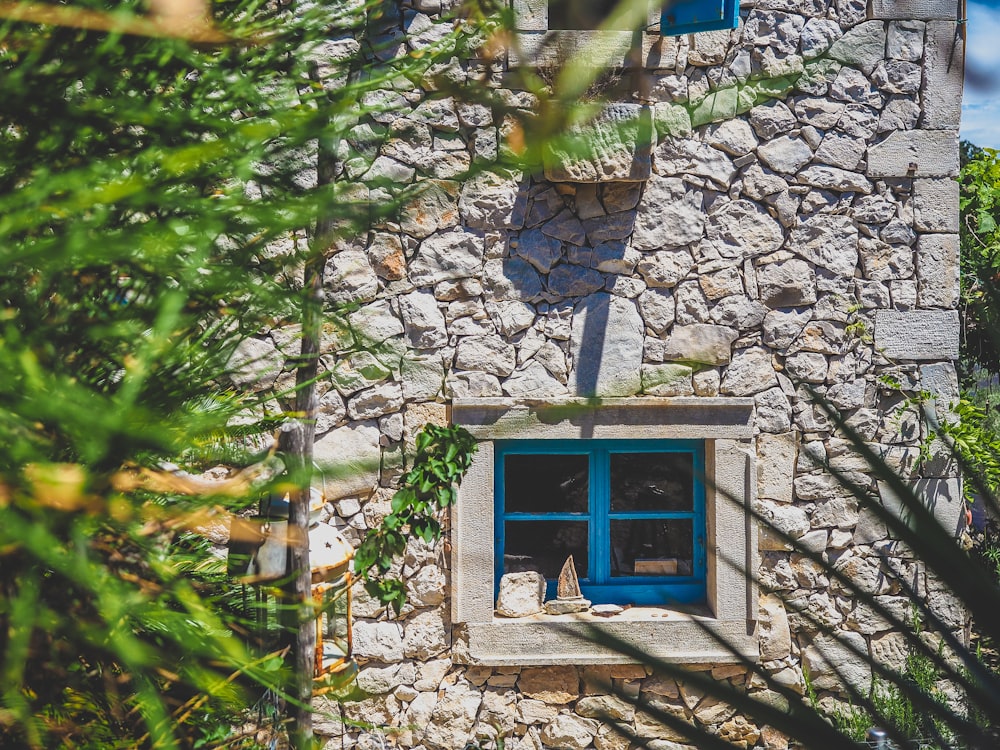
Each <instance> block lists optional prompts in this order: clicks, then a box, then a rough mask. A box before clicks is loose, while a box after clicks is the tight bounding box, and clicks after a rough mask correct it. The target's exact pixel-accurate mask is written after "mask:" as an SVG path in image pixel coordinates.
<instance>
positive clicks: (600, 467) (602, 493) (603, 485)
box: [590, 448, 611, 584]
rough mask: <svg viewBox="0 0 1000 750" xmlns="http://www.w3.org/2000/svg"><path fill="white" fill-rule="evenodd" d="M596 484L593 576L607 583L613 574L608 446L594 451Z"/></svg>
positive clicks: (598, 580) (593, 509)
mask: <svg viewBox="0 0 1000 750" xmlns="http://www.w3.org/2000/svg"><path fill="white" fill-rule="evenodd" d="M593 463H594V484H593V490H592V492H591V498H592V500H593V508H592V510H591V523H592V524H593V531H592V532H591V537H592V538H593V539H594V545H593V547H594V552H593V559H591V562H590V570H592V571H593V573H592V574H591V577H592V579H593V581H594V583H596V584H606V583H607V582H608V580H609V579H610V576H611V570H610V562H609V561H610V559H611V528H610V524H609V521H608V511H609V509H610V506H611V499H610V496H611V468H610V463H611V461H610V458H609V453H608V449H607V448H595V449H594V453H593Z"/></svg>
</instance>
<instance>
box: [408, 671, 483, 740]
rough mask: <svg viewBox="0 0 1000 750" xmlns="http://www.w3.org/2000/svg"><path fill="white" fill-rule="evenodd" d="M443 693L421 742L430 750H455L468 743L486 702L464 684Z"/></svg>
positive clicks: (453, 686)
mask: <svg viewBox="0 0 1000 750" xmlns="http://www.w3.org/2000/svg"><path fill="white" fill-rule="evenodd" d="M443 692H444V694H443V695H441V696H440V697H439V698H438V701H437V704H435V706H434V710H433V712H432V713H431V717H430V721H429V722H427V723H426V724H425V725H424V728H425V731H424V733H423V737H422V738H421V739H422V741H423V743H424V744H425V745H427V746H428V747H430V748H435V749H436V750H454V748H456V747H464V746H465V743H466V742H468V740H469V737H470V736H471V733H472V726H473V724H475V721H476V714H477V713H478V712H479V706H480V705H481V704H482V701H483V699H482V695H481V694H480V693H479V691H478V690H475V689H472V688H469V687H468V686H466V685H463V684H462V683H458V684H456V685H452V686H450V687H448V688H447V689H446V690H444V691H443Z"/></svg>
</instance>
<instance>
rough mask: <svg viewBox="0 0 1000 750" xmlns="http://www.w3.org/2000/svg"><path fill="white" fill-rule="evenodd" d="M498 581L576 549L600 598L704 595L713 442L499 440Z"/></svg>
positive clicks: (552, 567)
mask: <svg viewBox="0 0 1000 750" xmlns="http://www.w3.org/2000/svg"><path fill="white" fill-rule="evenodd" d="M495 451H496V459H495V480H494V481H495V490H494V494H495V497H496V502H497V508H496V519H495V529H496V532H495V548H496V568H495V573H494V582H495V585H497V586H498V585H499V580H500V576H502V575H503V574H504V573H512V572H518V571H522V570H535V571H538V572H540V573H542V574H543V575H544V576H545V578H546V579H547V580H548V581H549V593H548V596H549V598H551V597H554V596H555V580H556V578H557V577H558V575H559V571H560V569H561V568H562V565H563V563H564V562H565V560H566V558H567V557H568V556H569V555H572V556H573V560H574V563H575V565H576V569H577V574H578V576H579V578H580V588H581V589H582V591H583V595H584V596H585V597H586V598H587V599H590V600H591V601H592V602H594V603H595V604H608V603H614V604H689V603H693V602H702V601H704V599H705V563H706V556H705V491H704V485H703V482H702V477H703V476H704V471H705V460H704V450H703V444H702V442H701V441H695V440H640V441H635V440H512V441H506V440H505V441H498V442H497V443H496V445H495Z"/></svg>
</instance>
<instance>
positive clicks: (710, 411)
mask: <svg viewBox="0 0 1000 750" xmlns="http://www.w3.org/2000/svg"><path fill="white" fill-rule="evenodd" d="M753 407H754V400H753V399H752V398H699V397H679V398H627V399H584V398H576V399H563V400H558V401H545V402H541V403H531V402H524V401H516V400H513V399H456V400H455V401H454V402H453V403H452V421H453V422H454V423H455V424H460V425H462V426H463V427H465V428H466V429H467V430H469V432H471V433H472V434H473V435H474V436H475V437H477V438H480V439H502V438H520V439H529V438H543V439H565V438H569V439H572V438H635V439H665V438H677V439H684V438H696V439H720V438H730V439H735V440H738V439H746V438H750V437H752V436H753V421H752V416H753Z"/></svg>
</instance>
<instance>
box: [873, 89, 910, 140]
mask: <svg viewBox="0 0 1000 750" xmlns="http://www.w3.org/2000/svg"><path fill="white" fill-rule="evenodd" d="M919 117H920V105H919V104H917V103H916V102H915V101H913V99H911V98H910V97H907V96H890V97H889V101H887V102H886V104H885V107H884V108H883V109H882V113H881V114H880V115H879V118H878V128H877V130H878V132H879V133H890V132H892V131H894V130H913V129H914V128H916V127H917V120H918V119H919Z"/></svg>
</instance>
